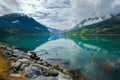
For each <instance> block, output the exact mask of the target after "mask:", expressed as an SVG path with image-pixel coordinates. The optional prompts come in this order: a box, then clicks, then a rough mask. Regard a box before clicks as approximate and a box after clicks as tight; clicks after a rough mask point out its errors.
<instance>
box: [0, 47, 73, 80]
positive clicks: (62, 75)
mask: <svg viewBox="0 0 120 80" xmlns="http://www.w3.org/2000/svg"><path fill="white" fill-rule="evenodd" d="M0 48H1V49H3V54H4V55H5V56H6V57H7V58H8V60H9V61H10V63H11V72H10V76H12V77H20V76H25V77H27V79H28V80H72V78H71V76H72V75H71V74H70V73H69V72H67V71H66V70H64V69H62V68H61V67H59V65H56V64H50V63H48V62H45V61H44V60H42V59H40V57H38V56H37V55H36V53H35V52H33V51H27V52H26V51H24V50H22V49H19V48H18V47H14V46H5V45H0ZM21 74H22V75H21Z"/></svg>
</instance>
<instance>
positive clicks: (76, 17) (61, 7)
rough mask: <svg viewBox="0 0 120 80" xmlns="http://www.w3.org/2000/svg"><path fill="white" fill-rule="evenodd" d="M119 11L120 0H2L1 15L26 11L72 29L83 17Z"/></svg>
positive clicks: (44, 20)
mask: <svg viewBox="0 0 120 80" xmlns="http://www.w3.org/2000/svg"><path fill="white" fill-rule="evenodd" d="M119 12H120V0H0V15H5V14H8V13H24V14H26V15H28V16H30V17H33V18H34V19H36V20H37V21H38V22H40V23H42V24H44V25H46V26H48V27H52V28H57V29H70V28H73V27H74V26H75V25H76V24H78V23H79V22H80V21H82V20H83V19H86V18H89V17H95V16H109V14H116V13H119Z"/></svg>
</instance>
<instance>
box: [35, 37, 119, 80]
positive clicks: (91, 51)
mask: <svg viewBox="0 0 120 80" xmlns="http://www.w3.org/2000/svg"><path fill="white" fill-rule="evenodd" d="M118 39H119V38H118V37H116V38H112V37H83V36H82V37H70V38H58V39H55V40H54V39H52V40H50V41H48V42H46V43H44V44H42V45H41V46H38V47H37V48H36V49H35V50H34V51H35V52H36V53H37V55H38V56H40V57H41V58H42V59H44V60H46V61H48V62H51V63H56V64H59V65H61V67H64V68H66V69H68V70H79V69H80V70H82V74H83V75H84V76H85V77H86V78H88V79H91V80H94V79H97V80H113V79H114V80H119V79H120V78H119V77H118V75H120V65H119V64H120V55H119V53H120V51H119V50H120V49H119V47H120V44H119V43H118V41H119V40H120V39H119V40H118Z"/></svg>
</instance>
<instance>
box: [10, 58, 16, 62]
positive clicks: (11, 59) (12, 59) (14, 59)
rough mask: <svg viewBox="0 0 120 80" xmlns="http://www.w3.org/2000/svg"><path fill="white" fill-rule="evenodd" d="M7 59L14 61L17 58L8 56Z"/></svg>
mask: <svg viewBox="0 0 120 80" xmlns="http://www.w3.org/2000/svg"><path fill="white" fill-rule="evenodd" d="M9 60H10V61H13V62H15V61H17V58H16V57H10V58H9Z"/></svg>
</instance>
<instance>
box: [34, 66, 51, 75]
mask: <svg viewBox="0 0 120 80" xmlns="http://www.w3.org/2000/svg"><path fill="white" fill-rule="evenodd" d="M34 66H36V67H37V68H38V69H41V70H42V71H43V73H46V72H48V71H49V70H50V68H48V67H46V66H43V65H40V64H34Z"/></svg>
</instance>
